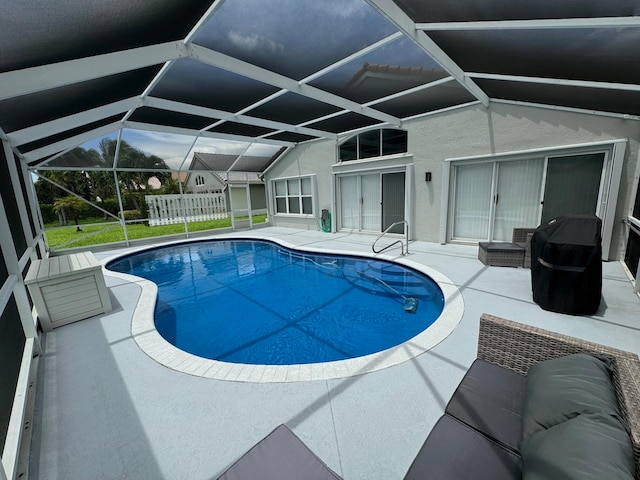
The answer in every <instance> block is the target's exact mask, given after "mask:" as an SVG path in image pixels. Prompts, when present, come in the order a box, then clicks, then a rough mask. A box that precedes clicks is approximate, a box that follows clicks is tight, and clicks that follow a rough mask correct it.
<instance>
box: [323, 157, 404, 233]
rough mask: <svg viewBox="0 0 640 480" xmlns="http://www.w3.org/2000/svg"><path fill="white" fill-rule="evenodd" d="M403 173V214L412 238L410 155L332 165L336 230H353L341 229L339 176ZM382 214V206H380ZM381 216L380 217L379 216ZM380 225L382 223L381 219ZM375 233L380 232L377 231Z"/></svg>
mask: <svg viewBox="0 0 640 480" xmlns="http://www.w3.org/2000/svg"><path fill="white" fill-rule="evenodd" d="M400 172H404V174H405V191H404V196H405V202H404V215H405V220H407V221H408V223H409V231H408V234H409V239H413V232H414V231H415V230H414V228H415V227H414V222H415V200H414V198H415V194H414V190H415V186H414V176H415V175H414V165H413V156H412V155H398V156H395V157H393V158H384V159H367V160H356V161H350V162H342V163H337V164H334V165H333V166H332V182H331V183H332V189H333V205H332V208H333V211H334V212H336V215H335V218H334V221H335V222H336V228H337V230H338V231H339V230H343V231H355V230H351V229H342V219H341V218H338V217H340V216H341V215H340V212H341V204H340V177H341V176H345V175H352V174H353V175H366V174H371V173H379V174H380V175H382V174H384V173H400ZM380 193H381V194H382V181H380ZM380 214H381V215H382V207H380ZM381 218H382V217H381ZM380 225H382V220H381V223H380ZM362 233H376V232H371V231H363V232H362ZM377 233H380V232H379V231H378V232H377Z"/></svg>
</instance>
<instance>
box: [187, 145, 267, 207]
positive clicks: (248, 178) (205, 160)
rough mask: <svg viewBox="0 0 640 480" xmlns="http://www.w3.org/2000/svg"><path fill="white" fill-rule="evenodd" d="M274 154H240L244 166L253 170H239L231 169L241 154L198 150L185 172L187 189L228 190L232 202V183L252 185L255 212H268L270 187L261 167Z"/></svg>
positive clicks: (217, 191)
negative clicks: (230, 192)
mask: <svg viewBox="0 0 640 480" xmlns="http://www.w3.org/2000/svg"><path fill="white" fill-rule="evenodd" d="M274 157H275V156H274ZM274 157H254V156H242V157H240V160H241V161H242V166H243V167H244V168H250V169H252V170H247V171H238V170H229V169H230V168H231V167H233V166H234V165H237V164H238V160H239V158H238V155H227V154H218V153H203V152H195V153H194V154H193V159H192V160H191V164H190V165H189V171H188V172H187V173H186V175H185V179H184V185H185V191H186V192H188V193H220V192H224V193H225V194H226V197H227V205H228V206H230V205H231V203H230V196H229V189H230V187H235V188H241V187H243V188H248V189H249V195H250V198H251V210H252V211H253V212H254V213H261V212H266V208H267V202H266V190H265V185H264V182H263V180H262V177H261V174H260V171H261V169H263V168H264V166H266V165H269V164H270V163H271V162H272V161H273V158H274ZM253 169H255V170H253ZM229 208H230V207H229Z"/></svg>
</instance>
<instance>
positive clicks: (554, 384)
mask: <svg viewBox="0 0 640 480" xmlns="http://www.w3.org/2000/svg"><path fill="white" fill-rule="evenodd" d="M599 412H603V413H605V414H607V415H613V416H620V410H619V407H618V400H617V399H616V393H615V390H614V388H613V384H612V383H611V368H610V366H609V360H608V359H605V358H597V357H594V356H591V355H587V354H583V353H579V354H574V355H567V356H564V357H560V358H554V359H553V360H546V361H544V362H540V363H537V364H535V365H533V366H532V367H531V368H530V369H529V371H528V373H527V388H526V399H525V403H524V409H523V412H522V440H523V441H524V440H526V439H527V438H529V437H530V436H531V435H533V434H535V433H536V432H539V431H541V430H545V429H547V428H551V427H553V426H554V425H557V424H559V423H562V422H564V421H566V420H569V419H571V418H574V417H576V416H577V415H581V414H588V413H599Z"/></svg>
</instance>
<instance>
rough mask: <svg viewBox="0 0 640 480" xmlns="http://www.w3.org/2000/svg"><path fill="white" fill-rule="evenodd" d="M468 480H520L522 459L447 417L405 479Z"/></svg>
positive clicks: (432, 432) (434, 428)
mask: <svg viewBox="0 0 640 480" xmlns="http://www.w3.org/2000/svg"><path fill="white" fill-rule="evenodd" d="M301 478H302V477H301ZM467 478H478V479H480V478H482V479H484V478H487V479H491V480H516V479H518V480H519V479H520V478H521V467H520V456H519V455H517V454H515V453H514V452H512V451H510V450H508V449H506V448H504V447H502V446H500V445H498V444H497V443H495V442H493V441H492V440H490V439H488V438H487V437H485V436H484V435H482V434H481V433H479V432H478V431H477V430H475V429H473V428H471V427H469V426H467V425H465V424H464V423H462V422H460V421H459V420H457V419H455V418H453V417H452V416H450V415H447V414H445V415H443V416H442V417H440V419H439V420H438V422H437V423H436V425H435V426H434V427H433V429H432V430H431V433H429V436H428V437H427V439H426V440H425V442H424V444H423V445H422V448H421V449H420V452H418V455H417V456H416V458H415V459H414V461H413V463H412V464H411V467H409V471H408V472H407V475H406V476H405V477H404V479H405V480H424V479H429V480H451V479H456V480H463V479H467Z"/></svg>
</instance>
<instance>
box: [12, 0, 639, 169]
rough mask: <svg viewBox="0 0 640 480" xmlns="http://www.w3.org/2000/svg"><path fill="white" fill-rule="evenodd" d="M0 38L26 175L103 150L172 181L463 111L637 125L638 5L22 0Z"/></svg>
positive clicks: (506, 0) (493, 0)
mask: <svg viewBox="0 0 640 480" xmlns="http://www.w3.org/2000/svg"><path fill="white" fill-rule="evenodd" d="M1 22H2V25H1V26H2V28H0V42H1V43H2V45H3V48H2V51H1V52H0V137H2V138H4V139H6V140H7V141H8V142H9V145H10V147H11V148H12V149H13V151H14V152H15V154H16V155H18V156H19V157H21V158H22V159H23V160H24V161H25V162H27V164H28V165H29V166H30V167H32V168H35V167H36V166H38V167H40V168H42V167H46V165H47V162H48V161H51V160H52V159H55V158H56V157H58V156H60V155H63V154H65V153H66V152H67V151H69V150H70V149H71V148H73V147H76V146H78V145H83V146H85V148H94V147H95V142H96V141H97V140H99V139H101V138H105V137H109V138H121V139H124V140H126V141H127V142H129V143H131V144H132V145H133V146H134V147H136V148H139V149H140V150H144V151H148V150H153V149H154V148H155V149H158V151H160V150H162V151H163V152H169V151H170V153H163V158H167V156H170V157H171V159H170V161H168V162H167V163H168V164H169V166H170V168H172V169H174V170H177V169H179V168H180V167H181V166H182V165H183V164H184V163H185V161H186V159H188V158H190V156H191V152H192V151H194V150H196V151H197V150H200V151H202V150H206V149H207V148H204V147H211V146H216V148H215V150H216V151H218V152H225V153H228V152H229V151H232V153H231V154H235V155H238V153H239V152H243V151H244V152H245V153H246V156H245V157H244V158H245V159H246V158H250V157H253V156H261V155H265V156H272V155H274V154H275V153H277V152H280V151H281V149H282V148H283V147H284V148H287V147H292V146H295V145H296V144H298V143H300V142H306V141H310V140H314V139H331V140H336V141H338V140H340V139H341V138H343V137H344V136H346V135H349V134H351V133H353V132H356V131H359V130H360V129H366V128H375V127H378V126H395V127H401V126H402V125H403V121H405V120H406V119H407V118H413V117H415V116H417V115H428V114H430V113H432V112H435V111H438V110H441V109H445V108H455V107H458V106H461V105H468V104H470V103H477V104H482V105H485V106H486V105H489V104H491V103H492V102H507V103H526V104H533V105H540V106H544V107H550V108H564V109H577V110H579V111H585V112H590V113H596V114H601V115H614V116H620V117H624V118H633V119H637V118H638V117H640V49H638V48H637V45H638V44H640V0H618V1H616V2H602V1H601V0H581V1H579V2H578V1H570V2H557V1H555V0H540V1H536V2H513V1H510V0H473V1H469V2H455V1H452V0H434V1H430V2H424V1H423V0H395V1H391V0H324V1H322V2H316V1H312V0H272V1H270V2H264V1H262V0H217V1H214V0H110V1H109V2H104V1H100V0H65V1H64V2H56V3H52V4H51V5H49V6H46V7H45V8H42V2H40V1H37V0H25V1H23V2H7V1H5V2H4V5H3V17H2V20H1ZM25 32H29V34H28V35H26V34H25ZM382 80H383V81H382ZM150 139H151V140H152V142H151V143H152V144H153V145H151V144H150ZM92 142H94V143H92ZM154 142H155V143H154ZM158 145H163V146H164V147H163V148H160V147H158ZM178 147H180V148H178ZM247 148H252V149H263V150H264V151H266V152H267V153H266V154H264V153H262V154H261V155H257V154H255V153H254V152H250V151H246V150H247ZM174 150H179V152H178V151H174ZM152 153H154V154H158V152H152ZM245 161H246V162H249V161H248V160H243V162H245ZM249 163H250V162H249ZM63 166H65V162H64V161H63V162H58V168H61V167H63ZM243 168H254V167H253V166H252V165H247V166H246V167H243Z"/></svg>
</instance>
